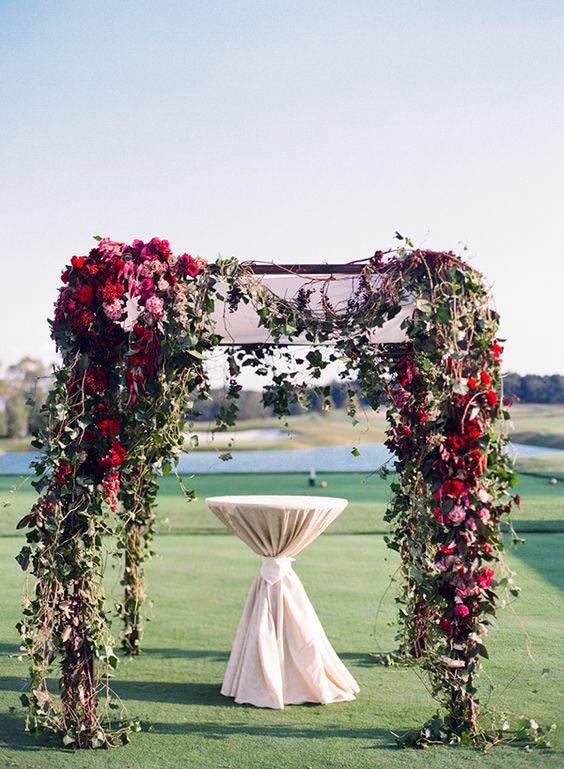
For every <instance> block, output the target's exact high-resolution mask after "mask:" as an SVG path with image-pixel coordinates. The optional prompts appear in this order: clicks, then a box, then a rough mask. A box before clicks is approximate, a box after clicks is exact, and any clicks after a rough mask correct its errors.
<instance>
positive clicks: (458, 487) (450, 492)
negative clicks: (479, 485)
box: [442, 479, 466, 497]
mask: <svg viewBox="0 0 564 769" xmlns="http://www.w3.org/2000/svg"><path fill="white" fill-rule="evenodd" d="M442 488H443V494H446V495H447V497H457V496H459V494H462V492H463V491H464V490H465V488H466V487H465V485H464V483H463V482H462V481H458V480H456V479H451V480H448V481H445V482H444V483H443V487H442Z"/></svg>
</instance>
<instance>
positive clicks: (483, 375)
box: [480, 371, 492, 385]
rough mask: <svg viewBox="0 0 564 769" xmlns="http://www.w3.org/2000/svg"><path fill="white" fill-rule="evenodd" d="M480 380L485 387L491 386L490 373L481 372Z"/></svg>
mask: <svg viewBox="0 0 564 769" xmlns="http://www.w3.org/2000/svg"><path fill="white" fill-rule="evenodd" d="M480 380H481V382H482V384H485V385H489V384H491V383H492V378H491V376H490V375H489V374H488V373H486V372H485V371H481V372H480Z"/></svg>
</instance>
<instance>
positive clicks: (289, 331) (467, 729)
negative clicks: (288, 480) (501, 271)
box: [245, 247, 518, 744]
mask: <svg viewBox="0 0 564 769" xmlns="http://www.w3.org/2000/svg"><path fill="white" fill-rule="evenodd" d="M333 279H335V278H334V277H333V276H332V277H331V278H330V279H327V280H325V283H324V284H323V279H321V278H319V279H317V280H316V281H312V282H311V287H310V289H311V290H310V291H307V290H305V291H303V292H302V294H301V295H300V296H299V297H298V298H297V300H292V301H287V300H285V299H280V298H278V297H275V296H273V295H272V294H271V293H270V292H269V291H265V290H264V289H262V288H261V287H260V285H257V286H255V290H254V301H255V304H256V308H257V313H258V315H259V317H260V318H261V322H262V323H263V325H265V326H266V327H268V329H269V330H270V332H271V333H272V335H273V338H274V340H275V341H276V340H281V339H283V338H287V339H290V340H291V339H296V338H298V337H302V338H303V336H305V337H306V338H307V339H308V341H310V342H311V343H313V344H320V343H324V342H327V341H328V340H331V341H332V342H333V343H334V349H333V350H332V351H331V352H329V353H328V354H326V355H325V356H323V355H322V353H321V351H320V348H316V349H314V350H312V351H311V352H310V353H308V354H307V355H306V356H305V363H306V366H307V368H308V369H309V373H310V374H311V375H312V377H313V378H314V379H315V378H317V377H318V376H319V374H320V372H321V370H322V369H323V368H324V367H325V366H326V365H328V363H329V362H332V361H336V360H340V361H344V373H343V376H344V377H346V378H347V379H351V378H355V379H356V380H357V381H358V383H359V384H360V386H361V391H362V395H363V396H364V397H365V398H367V399H368V400H369V402H370V403H371V405H372V406H373V407H374V408H377V407H378V406H379V405H380V404H381V403H382V402H385V403H386V404H387V406H386V415H387V421H388V425H389V428H388V438H387V441H386V443H387V446H388V447H389V448H390V449H391V450H392V451H393V452H394V455H395V457H396V460H395V471H396V473H397V475H396V476H395V478H394V479H393V482H392V485H391V489H392V492H393V500H392V502H391V504H390V506H389V509H388V511H387V514H386V520H387V521H389V522H390V524H391V526H392V530H391V534H390V535H389V536H388V537H387V538H386V539H387V543H388V546H389V547H390V548H392V549H394V550H396V551H397V552H398V553H399V555H400V561H401V570H402V575H403V584H402V589H401V594H400V596H399V598H398V600H399V605H400V612H399V613H400V651H399V653H400V655H407V656H409V657H411V658H413V659H414V660H417V662H418V664H419V666H420V668H421V669H422V670H423V671H425V673H426V674H427V676H428V678H429V682H430V690H431V692H432V694H433V696H434V697H435V698H436V699H437V700H438V702H439V703H440V705H441V706H442V707H443V708H444V710H443V713H444V716H443V717H441V718H438V719H435V720H434V723H435V724H440V728H438V727H437V729H438V732H440V734H441V735H442V737H441V739H442V740H443V741H452V740H455V741H456V740H460V739H463V738H464V735H468V736H469V738H470V739H471V740H472V741H474V742H476V743H480V742H484V741H487V740H488V739H491V738H492V735H491V733H489V734H487V733H486V732H485V731H484V729H483V727H482V726H481V724H480V723H479V720H478V715H479V699H478V693H477V688H476V678H477V675H478V673H479V671H480V669H481V666H482V663H481V658H484V657H487V649H486V637H487V634H488V633H489V631H490V629H491V628H492V627H494V626H495V622H494V617H495V613H496V605H497V601H498V590H499V589H500V588H501V589H503V588H506V587H509V586H510V582H509V580H508V579H507V570H506V569H504V566H503V562H502V560H501V553H502V550H503V539H502V532H501V520H502V518H505V519H506V520H508V519H509V514H510V510H511V506H512V504H513V501H514V497H513V493H512V488H513V486H514V484H515V482H516V477H515V474H514V471H513V467H512V462H511V460H510V458H509V457H508V455H507V454H506V453H504V451H503V449H504V446H505V445H506V443H507V431H506V430H505V429H504V427H503V424H504V421H505V420H507V419H508V418H509V414H508V412H507V410H506V408H505V406H504V405H503V396H502V382H501V375H500V360H501V353H502V350H503V348H502V345H501V343H500V342H499V340H498V339H497V334H498V315H497V313H496V312H495V311H494V310H493V309H492V306H491V298H490V296H489V294H488V291H487V289H486V287H485V285H484V281H483V279H482V277H481V275H479V273H477V272H476V271H475V270H473V269H472V268H471V267H469V265H467V264H466V263H465V262H463V261H462V260H460V259H459V258H457V257H456V256H455V255H454V254H452V253H439V252H432V251H421V250H417V249H413V248H410V247H405V248H400V249H398V250H396V251H393V252H388V253H387V254H384V253H381V252H378V253H376V254H375V256H374V258H373V259H372V260H370V261H368V262H367V263H366V264H365V268H364V270H363V272H362V274H361V276H360V279H359V280H358V281H357V288H356V291H355V293H354V295H353V296H352V297H351V299H350V301H349V303H348V305H347V307H345V308H342V307H341V308H334V307H332V306H331V303H330V302H329V300H328V298H327V291H326V287H327V286H328V285H329V280H333ZM324 286H325V288H324ZM314 292H316V293H317V294H318V296H319V295H320V301H318V303H317V304H316V305H315V307H314V308H313V309H312V308H311V297H312V295H313V294H314ZM408 301H413V302H414V303H415V310H414V312H413V314H412V316H411V317H408V318H406V320H405V321H404V322H403V324H402V325H403V328H404V330H405V333H406V342H405V343H403V344H401V345H386V346H382V347H379V348H376V347H375V345H374V344H373V343H372V341H371V331H373V330H374V329H375V328H379V327H381V326H382V325H383V324H384V322H385V321H386V320H390V319H392V318H393V317H395V316H396V315H398V313H399V312H400V311H401V309H402V306H403V305H404V304H405V303H406V302H408ZM252 354H253V353H252V352H250V353H249V352H246V353H245V358H246V360H245V362H246V365H255V366H256V365H257V364H256V362H249V357H252ZM295 377H296V374H295V373H291V374H288V375H286V374H284V373H281V372H280V371H277V372H276V373H275V375H274V377H273V383H272V385H270V386H269V388H267V392H266V396H265V399H266V401H267V403H268V404H269V405H273V406H274V407H275V408H276V409H277V411H278V413H279V414H285V413H288V408H289V405H290V404H291V402H293V401H295V400H298V399H299V398H300V392H302V390H303V387H302V388H301V387H300V386H299V385H298V384H297V383H296V380H295ZM321 394H323V392H322V391H321ZM351 414H352V416H353V417H354V408H352V409H351ZM385 472H386V471H385V470H384V473H385ZM515 498H516V499H517V501H518V495H515ZM496 569H497V572H498V573H497V575H496ZM510 589H511V591H512V592H513V593H516V592H517V589H516V588H515V587H514V586H513V585H512V584H511V586H510ZM427 731H428V729H427V727H426V728H424V729H423V730H422V731H421V732H415V733H414V734H411V735H409V736H408V737H407V738H406V741H407V742H409V741H411V742H412V743H413V744H419V742H422V743H424V742H425V740H426V739H427V737H426V734H427ZM436 731H437V730H436ZM438 732H437V733H438ZM434 736H436V734H434Z"/></svg>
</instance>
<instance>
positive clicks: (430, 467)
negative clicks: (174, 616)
mask: <svg viewBox="0 0 564 769" xmlns="http://www.w3.org/2000/svg"><path fill="white" fill-rule="evenodd" d="M359 271H360V275H359V277H358V280H357V282H356V289H355V292H354V294H353V295H352V296H351V297H350V299H349V301H348V303H347V306H346V307H344V308H343V307H339V308H335V307H333V306H332V304H331V301H330V298H329V291H328V287H329V285H330V282H331V281H333V280H336V279H339V278H338V276H335V275H331V276H327V277H326V278H315V279H312V280H311V281H310V282H309V283H306V284H305V285H304V286H303V288H302V289H301V290H300V292H299V294H298V295H297V297H295V298H294V299H292V300H285V299H282V298H280V297H277V296H275V295H274V294H273V293H272V292H270V291H269V290H267V289H266V288H265V287H264V286H263V285H262V283H261V281H260V279H258V278H257V276H255V275H253V273H252V269H248V268H246V267H244V266H241V265H238V264H237V263H236V262H235V260H227V261H220V262H217V263H215V264H212V265H207V264H205V263H204V262H202V261H201V260H195V259H193V258H192V257H190V256H189V255H188V254H183V255H182V256H180V257H176V256H174V255H173V254H172V252H171V250H170V247H169V244H168V242H167V241H164V240H159V239H156V238H154V239H153V240H151V241H150V242H149V243H146V244H145V243H142V242H141V241H134V242H133V243H132V244H131V245H130V246H126V245H124V244H121V243H115V242H113V241H110V240H108V239H103V240H100V241H99V243H98V245H97V246H96V247H95V248H94V249H93V250H92V251H91V252H90V253H89V254H88V255H87V256H80V257H78V256H75V257H73V258H72V260H71V264H70V265H69V267H68V268H67V269H66V270H65V272H64V273H63V276H62V279H63V286H62V288H61V290H60V294H59V299H58V302H57V306H56V310H55V317H54V321H53V323H52V332H53V337H54V339H55V341H56V343H57V346H58V349H59V351H60V352H61V355H62V360H63V362H62V365H61V367H60V368H58V370H57V371H55V374H54V384H53V387H52V389H51V392H50V394H49V398H48V400H47V403H46V405H45V407H44V417H45V420H44V426H43V427H42V429H41V430H40V431H39V433H38V435H37V438H36V441H35V443H34V445H35V447H36V448H38V449H41V450H42V452H43V453H42V455H41V457H40V459H39V460H38V461H37V462H36V463H35V472H36V480H35V482H34V485H35V487H36V489H37V491H38V492H39V493H40V497H39V499H38V501H37V502H36V504H35V505H34V507H33V509H32V510H31V512H30V513H29V515H27V516H26V517H25V518H24V519H22V521H20V524H19V527H25V528H27V529H28V533H27V542H26V544H25V545H24V547H23V548H22V550H21V553H20V555H19V556H18V560H19V562H20V564H21V566H22V567H23V568H24V569H25V570H29V571H30V573H31V575H32V576H33V578H34V580H33V583H32V589H31V592H30V595H29V598H28V599H27V601H26V605H25V610H24V617H23V619H22V621H21V623H20V624H19V630H20V633H21V637H22V644H23V646H24V647H25V649H26V651H27V654H28V656H29V661H30V691H29V694H26V695H24V697H23V700H24V703H25V704H26V705H27V706H28V708H29V716H28V719H29V723H30V725H32V726H33V727H36V728H48V729H52V730H54V731H56V732H58V733H60V734H62V736H63V741H64V742H65V744H69V745H74V746H76V747H101V746H105V745H109V744H113V743H115V742H116V741H119V740H120V739H121V740H125V739H127V735H128V733H129V731H130V730H131V728H132V727H133V726H134V725H133V724H132V723H131V722H127V721H126V720H124V714H122V713H121V711H120V710H119V707H118V705H117V703H114V702H113V700H112V696H111V689H110V686H109V678H110V673H111V670H112V669H113V668H114V667H115V666H116V664H117V657H116V655H115V653H114V651H113V640H112V637H111V633H110V620H109V617H108V613H107V608H106V600H105V596H104V591H103V588H102V576H103V571H104V563H105V556H106V542H110V541H111V540H110V538H113V539H114V541H116V542H117V550H118V553H119V554H120V556H121V557H122V559H123V565H124V576H123V588H124V595H123V599H122V600H121V601H120V602H119V604H118V612H119V615H120V617H121V620H122V623H123V627H124V631H123V636H122V647H123V651H124V652H125V653H127V654H137V653H138V651H139V648H140V640H141V636H142V631H143V601H144V592H145V591H144V580H143V562H144V561H145V560H146V558H148V557H149V556H150V554H151V541H152V537H153V528H154V503H155V499H156V494H157V488H158V484H157V478H158V475H159V474H163V473H167V472H169V471H170V469H171V468H172V467H173V465H174V461H175V457H176V456H177V454H178V452H179V451H180V450H181V449H182V447H183V444H184V434H183V430H184V425H185V423H186V421H187V420H189V419H190V418H191V416H192V415H194V413H195V412H196V409H197V405H196V403H195V402H197V400H198V399H202V398H206V397H208V391H209V387H208V381H207V378H206V373H205V369H204V358H205V356H206V354H208V353H209V352H211V351H212V350H214V349H215V348H216V346H217V345H218V344H219V342H220V340H219V338H218V337H217V335H216V333H215V331H214V327H213V323H212V317H211V316H212V312H213V309H214V306H215V303H216V302H217V300H218V299H222V298H225V300H226V304H227V311H235V310H236V309H237V306H238V304H239V303H240V302H245V303H251V304H252V305H253V307H254V308H255V310H256V312H257V315H258V318H259V320H260V324H261V325H263V326H264V327H265V328H267V329H268V330H269V332H270V335H271V338H272V345H268V346H264V345H257V346H254V347H251V348H244V349H237V348H234V349H233V350H231V351H230V352H229V356H228V359H229V371H230V385H229V391H228V401H227V403H226V405H225V406H224V407H223V408H222V409H221V411H220V414H219V416H218V429H222V428H225V427H226V426H227V425H230V424H233V423H234V422H235V419H236V414H237V406H236V401H237V396H238V393H239V390H240V386H239V385H238V383H237V377H238V375H239V373H240V371H241V370H242V368H244V367H249V366H250V367H252V368H253V369H254V370H255V371H257V372H258V373H260V374H268V373H270V374H271V381H270V382H269V384H268V385H267V386H266V388H265V391H264V401H265V404H266V405H268V406H271V407H273V408H274V410H275V412H276V413H277V414H279V415H281V416H284V415H286V414H288V413H289V410H290V408H291V406H292V404H293V403H295V402H304V401H305V400H307V397H308V394H307V393H308V391H309V390H308V388H309V387H310V385H311V380H312V379H313V380H314V381H315V380H318V379H319V377H320V376H321V375H322V372H323V370H324V369H325V368H326V367H327V366H328V365H329V364H330V363H332V362H335V361H339V362H340V363H341V364H342V366H343V374H342V376H343V380H344V381H346V382H351V381H354V380H356V381H357V382H358V383H359V385H360V387H361V389H362V395H363V396H364V397H366V398H367V399H368V400H369V402H370V403H371V404H372V406H373V407H375V408H376V407H378V406H380V405H381V404H382V403H383V402H385V403H386V408H387V417H388V422H389V431H388V441H387V445H388V446H389V448H390V449H391V450H392V451H393V452H394V454H395V457H396V463H395V470H396V472H397V475H396V476H395V477H394V480H393V483H392V487H391V488H392V491H393V494H394V497H393V500H392V502H391V504H390V507H389V510H388V513H387V519H388V521H389V522H390V524H391V533H390V535H389V537H388V538H387V539H388V545H389V546H390V547H391V548H392V549H394V550H396V551H398V553H399V554H400V557H401V568H402V573H403V587H402V593H401V596H400V597H399V600H400V619H401V634H400V635H401V637H400V641H401V653H402V654H404V655H408V656H409V657H411V658H412V659H415V660H417V663H418V664H419V666H420V667H421V669H422V670H424V671H425V672H426V674H427V675H428V676H429V679H430V685H431V690H432V692H433V695H434V696H435V697H436V699H437V700H438V701H439V703H440V704H441V706H442V708H443V711H442V716H441V717H440V718H437V719H435V720H434V721H433V722H432V723H433V730H434V731H432V734H431V731H430V727H429V726H426V727H425V729H424V730H422V731H421V732H417V733H414V734H413V735H410V736H408V737H407V738H406V741H407V742H409V741H412V742H413V743H416V744H421V742H424V741H425V740H431V739H432V741H435V740H436V739H440V740H442V741H459V740H461V739H464V738H465V737H466V736H468V737H469V738H470V739H472V740H473V741H474V742H479V741H480V740H483V739H485V738H486V737H485V733H484V732H483V729H482V727H481V725H480V723H479V720H478V715H479V710H478V696H477V689H476V676H477V673H478V672H479V670H480V667H481V662H480V658H484V657H486V656H487V651H486V636H487V634H488V632H489V630H490V629H491V628H492V627H493V624H494V616H495V611H496V603H497V600H498V592H499V590H500V589H503V588H505V587H507V586H509V581H508V579H507V576H506V573H505V572H504V571H503V567H502V565H501V561H500V555H501V551H502V548H503V543H502V536H501V520H502V518H503V517H505V519H506V520H507V518H508V515H509V512H510V508H511V504H512V502H513V501H514V500H515V499H517V497H513V496H512V491H511V489H512V486H513V484H514V482H515V478H514V474H513V470H512V466H511V462H510V460H509V458H508V457H507V455H506V454H505V453H504V452H503V448H504V445H505V443H506V440H507V439H506V431H505V430H504V429H503V422H504V420H506V419H507V418H508V414H507V411H506V409H505V407H504V406H503V397H502V386H501V377H500V356H501V352H502V346H501V344H500V342H499V341H498V340H497V329H498V317H497V314H496V313H495V312H494V311H493V310H492V308H491V301H490V297H489V295H488V292H487V290H486V288H485V286H484V282H483V279H482V278H481V276H480V275H479V274H478V273H477V272H476V271H475V270H473V269H472V268H470V267H469V266H468V265H467V264H466V263H465V262H463V261H462V260H460V259H459V258H457V257H456V256H454V255H453V254H451V253H437V252H432V251H420V250H417V249H413V248H412V247H410V245H409V244H407V245H406V246H405V247H402V248H400V249H397V250H394V251H391V252H387V253H385V254H384V253H382V252H378V253H376V254H375V256H374V257H373V258H372V259H370V260H368V261H366V262H365V263H363V264H361V265H360V266H359ZM220 286H221V291H222V292H223V294H222V295H220V293H219V291H220ZM314 300H316V301H314ZM413 302H414V303H415V310H414V312H413V314H412V315H411V316H409V315H408V316H407V317H406V318H405V320H404V321H403V324H402V326H403V328H404V330H405V333H406V342H405V343H403V344H401V345H385V346H377V345H375V344H374V342H373V337H372V334H373V331H374V330H375V329H377V328H380V327H381V326H382V325H383V324H384V323H385V322H386V321H387V320H391V319H392V318H394V317H396V316H397V315H398V314H399V313H400V312H401V311H402V307H403V306H404V305H405V304H407V303H413ZM304 340H305V341H306V342H307V343H309V344H310V345H311V348H310V349H309V351H308V352H307V353H306V354H305V355H304V357H303V360H301V363H302V364H303V367H305V371H306V377H307V381H306V380H305V379H304V380H303V381H300V379H299V377H300V375H299V374H298V373H297V372H296V370H288V371H286V370H285V369H283V368H282V367H281V366H280V365H279V363H280V361H279V359H274V358H273V357H272V350H273V349H274V348H276V347H277V346H283V345H284V344H285V343H287V342H292V341H299V342H302V343H303V341H304ZM320 345H321V346H320ZM288 355H289V357H293V358H294V359H295V357H296V356H295V354H294V353H292V354H288ZM309 392H310V391H309ZM317 394H318V396H320V397H321V398H325V399H326V400H328V395H329V393H328V392H327V388H323V387H319V386H318V387H317ZM348 394H349V409H348V412H349V414H350V416H351V418H352V419H353V420H354V419H355V395H356V391H355V390H354V389H353V388H352V387H350V386H349V393H348ZM352 462H354V460H352V459H351V463H352ZM187 494H188V496H193V493H192V492H190V491H187ZM517 501H518V499H517ZM511 589H512V590H514V588H513V587H512V586H511ZM56 666H59V668H60V679H59V680H60V691H59V693H58V695H59V696H57V693H56V692H50V691H49V690H48V687H47V678H48V676H49V674H50V673H51V672H52V671H53V670H54V669H55V668H56ZM112 708H115V709H116V711H117V712H116V714H115V717H112V716H111V712H112ZM429 735H431V736H429Z"/></svg>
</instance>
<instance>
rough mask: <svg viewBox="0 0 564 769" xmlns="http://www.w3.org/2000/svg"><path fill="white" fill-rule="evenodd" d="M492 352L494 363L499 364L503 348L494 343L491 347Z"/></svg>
mask: <svg viewBox="0 0 564 769" xmlns="http://www.w3.org/2000/svg"><path fill="white" fill-rule="evenodd" d="M492 350H493V354H494V358H495V362H496V363H499V362H500V361H501V353H502V352H503V347H502V346H501V345H500V344H498V343H497V342H494V343H493V346H492Z"/></svg>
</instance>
